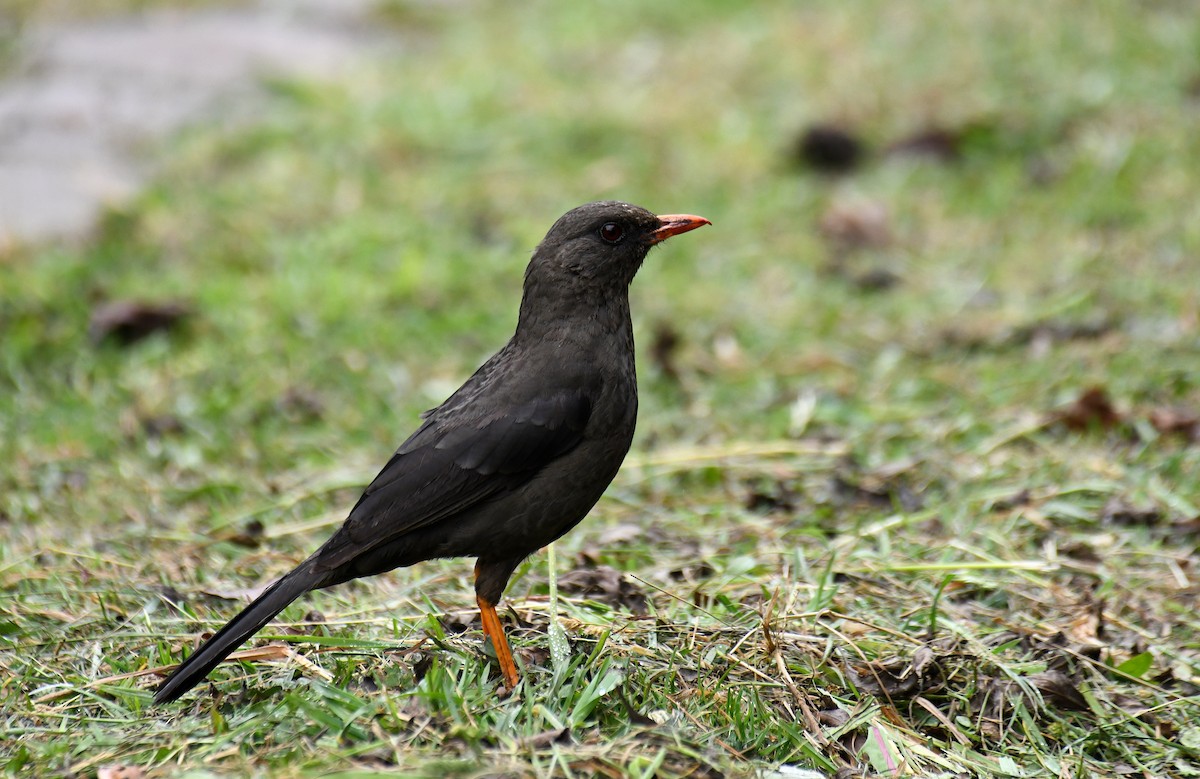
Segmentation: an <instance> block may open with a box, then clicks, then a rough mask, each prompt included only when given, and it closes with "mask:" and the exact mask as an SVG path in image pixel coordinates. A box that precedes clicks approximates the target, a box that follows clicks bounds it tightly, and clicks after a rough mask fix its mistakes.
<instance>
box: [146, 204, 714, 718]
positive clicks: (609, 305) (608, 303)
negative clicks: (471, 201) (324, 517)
mask: <svg viewBox="0 0 1200 779" xmlns="http://www.w3.org/2000/svg"><path fill="white" fill-rule="evenodd" d="M706 224H711V223H710V222H709V221H708V220H707V219H705V218H703V217H699V216H691V215H688V214H678V215H675V214H673V215H668V216H655V215H654V214H652V213H650V212H649V211H647V210H646V209H644V208H639V207H638V206H633V205H630V204H628V203H619V202H615V201H602V202H598V203H589V204H587V205H583V206H580V207H578V208H575V209H573V210H571V211H568V212H567V213H566V214H564V215H563V216H562V217H561V218H560V219H559V220H558V221H557V222H555V223H554V226H553V227H551V228H550V231H549V232H548V233H546V237H545V238H544V239H543V240H542V242H541V244H539V245H538V247H537V249H535V250H534V252H533V257H532V259H530V261H529V266H528V268H526V270H525V289H524V294H523V295H522V298H521V308H520V313H519V316H518V319H517V329H516V332H515V333H514V334H513V336H512V338H511V339H510V340H509V342H508V343H507V344H506V345H505V346H504V348H502V349H501V350H500V351H499V352H497V353H496V354H495V355H493V356H492V358H491V359H489V360H488V361H487V362H485V363H484V364H483V365H482V366H481V367H480V368H479V370H477V371H475V373H474V375H472V376H471V378H469V379H467V381H466V383H465V384H463V385H462V387H460V388H459V389H458V391H457V392H455V393H454V394H453V395H451V396H450V397H449V398H448V399H447V400H446V402H444V403H442V405H440V406H438V407H437V408H435V409H432V410H430V411H427V412H425V414H424V415H423V420H424V421H423V422H422V424H421V426H420V427H418V428H417V430H416V432H415V433H413V434H412V435H411V436H409V438H408V440H407V441H405V442H404V443H403V444H401V445H400V448H399V449H397V450H396V453H395V454H394V455H392V459H391V460H389V461H388V463H387V465H385V466H384V467H383V470H382V471H380V472H379V475H378V476H376V477H375V480H374V481H372V482H371V484H370V485H369V486H368V487H367V489H366V491H365V492H364V493H363V494H362V497H360V498H359V499H358V503H357V504H355V506H354V508H353V509H351V511H350V514H349V516H348V517H347V518H346V521H345V523H344V524H343V525H342V526H341V528H340V529H338V531H337V532H336V533H334V535H333V537H332V538H330V539H329V540H328V541H326V542H325V543H324V544H323V545H322V546H321V548H319V549H318V550H317V551H316V552H314V553H313V554H312V555H311V556H310V557H309V558H308V559H307V560H305V561H304V562H302V563H300V564H299V565H298V566H296V568H295V569H293V570H292V571H291V572H290V573H288V574H287V575H285V576H284V577H283V578H281V579H279V580H278V581H276V582H275V583H274V584H272V585H271V586H270V587H268V588H267V589H266V591H265V592H263V594H262V595H260V596H259V597H258V598H257V599H256V600H255V601H254V602H253V603H251V604H250V605H249V606H247V607H246V608H245V609H244V610H242V612H241V613H240V614H238V615H237V616H236V617H234V618H233V619H232V620H230V621H229V623H228V624H227V625H225V627H223V628H221V630H219V631H218V632H217V633H216V635H214V636H213V637H212V638H210V639H209V640H208V641H207V642H206V643H205V644H204V645H203V646H201V647H200V648H199V649H198V650H196V652H194V653H193V654H192V655H191V656H190V657H189V658H188V659H187V660H185V661H184V662H183V664H182V665H180V666H179V667H178V668H177V669H176V670H175V672H174V673H172V674H171V676H170V677H168V678H167V680H166V681H165V682H163V684H162V686H161V687H159V688H158V691H157V692H156V693H155V695H154V701H155V702H156V703H164V702H167V701H173V700H175V699H176V698H178V697H180V696H181V695H183V694H184V693H185V692H187V691H188V690H190V689H191V688H192V687H194V686H195V685H196V684H198V683H199V682H200V681H201V680H203V679H204V677H205V676H207V675H208V673H209V672H210V671H211V670H212V669H213V668H215V667H216V666H217V665H218V664H219V663H220V662H221V661H222V660H224V659H225V658H226V657H227V656H228V655H229V654H230V653H231V652H232V651H233V650H235V649H237V648H238V647H239V646H240V645H241V644H242V643H243V642H245V641H246V640H247V639H248V638H250V637H251V636H252V635H254V634H255V633H257V632H258V631H259V630H260V629H261V628H262V627H263V626H264V625H266V624H267V623H268V622H269V621H271V619H272V618H274V617H275V615H277V614H278V613H279V612H281V611H282V610H283V609H284V608H285V607H286V606H287V605H288V604H289V603H291V602H292V601H294V600H296V599H297V598H299V597H300V596H301V595H303V594H304V593H306V592H308V591H309V590H315V589H320V588H323V587H331V586H333V585H335V584H341V583H343V582H346V581H349V580H351V579H357V578H359V577H361V576H372V575H374V574H379V573H383V572H385V571H390V570H392V569H394V568H400V567H403V566H407V565H413V564H414V563H418V562H421V561H423V560H430V559H433V558H438V557H475V558H477V562H476V563H475V600H476V602H477V603H478V605H479V611H480V614H481V616H482V619H483V631H484V633H485V634H486V635H487V636H488V637H489V638H491V640H492V645H493V646H494V647H495V650H496V657H497V659H498V661H499V664H500V669H501V671H502V673H503V674H504V680H505V683H506V684H507V685H508V686H509V688H513V687H515V686H516V685H517V683H518V682H519V680H520V677H519V675H518V674H517V667H516V664H515V663H514V662H513V658H512V652H511V651H510V650H509V646H508V641H507V639H506V638H505V636H504V629H503V628H502V627H501V625H500V619H499V617H497V615H496V604H497V603H498V602H499V600H500V596H501V595H502V594H503V592H504V588H505V586H506V585H507V584H508V579H509V577H510V576H511V575H512V572H513V571H514V570H515V569H516V567H517V565H519V564H520V563H521V561H522V560H524V559H525V558H526V557H528V556H529V555H530V554H532V553H533V552H535V551H537V550H538V549H540V548H541V547H543V546H545V545H546V544H549V543H550V542H551V541H554V540H555V539H557V538H559V537H560V536H562V535H563V534H564V533H566V532H567V531H568V530H570V529H571V528H573V527H574V526H575V525H576V524H578V523H579V521H580V520H582V519H583V518H584V516H585V515H586V514H587V513H588V512H589V511H590V510H591V508H592V506H594V505H595V504H596V501H598V500H599V499H600V495H601V494H602V493H603V492H604V490H605V489H606V488H607V487H608V485H609V483H610V482H611V481H612V479H613V477H614V476H616V474H617V469H618V468H620V466H621V461H622V460H624V459H625V455H626V453H627V452H628V451H629V445H630V442H631V441H632V440H633V429H634V423H635V421H636V417H637V377H636V372H635V368H634V351H633V326H632V323H631V322H630V317H629V284H630V282H632V281H633V277H634V274H636V273H637V271H638V268H640V267H641V265H642V261H643V260H645V258H646V253H647V252H649V251H650V247H652V246H654V245H655V244H657V243H659V242H660V241H663V240H665V239H667V238H670V237H671V236H672V235H678V234H679V233H683V232H687V231H688V230H694V229H696V228H697V227H700V226H702V225H706Z"/></svg>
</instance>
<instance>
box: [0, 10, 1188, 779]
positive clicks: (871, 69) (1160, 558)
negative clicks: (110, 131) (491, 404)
mask: <svg viewBox="0 0 1200 779" xmlns="http://www.w3.org/2000/svg"><path fill="white" fill-rule="evenodd" d="M377 13H378V21H377V23H378V25H379V26H380V27H383V26H388V27H390V28H391V29H394V30H395V34H396V35H398V36H402V37H403V39H404V40H405V41H407V42H408V44H407V45H406V46H404V47H403V51H402V52H401V53H399V54H397V55H396V56H395V57H394V58H392V59H389V61H387V62H383V63H380V64H378V65H377V66H371V67H364V68H363V69H362V71H361V72H359V73H358V74H357V75H356V76H355V77H354V78H353V79H351V80H350V81H348V82H346V83H341V84H335V85H325V86H319V85H314V84H312V83H308V82H296V81H282V82H276V83H274V84H272V98H271V101H270V104H269V105H268V106H266V107H265V108H264V109H263V111H262V112H261V117H260V119H259V121H257V122H256V123H254V124H253V125H251V126H248V127H246V126H243V127H241V128H240V129H232V130H226V131H222V130H219V129H211V128H205V127H199V128H196V129H193V130H190V131H187V132H185V133H183V134H182V135H180V136H179V137H178V138H177V139H175V140H174V141H173V142H172V144H171V146H170V147H169V149H168V150H167V152H168V153H167V159H168V162H167V163H166V165H165V166H164V168H163V169H162V170H161V171H160V173H159V175H158V177H157V178H156V179H155V181H154V183H153V184H152V186H151V187H150V189H148V190H147V191H146V192H145V193H144V194H143V195H142V196H140V197H139V198H138V199H137V200H136V201H135V202H133V203H131V204H130V205H129V206H127V207H124V208H122V209H120V210H119V211H112V212H110V213H109V214H107V215H106V216H105V217H104V219H103V220H102V222H101V224H100V225H99V226H98V227H97V228H96V230H95V231H94V234H93V235H92V236H91V238H90V239H89V240H87V241H85V242H84V243H83V245H82V246H79V247H73V248H72V247H59V248H55V247H53V246H25V247H22V246H11V247H9V248H8V249H7V250H6V253H5V254H4V255H3V257H2V258H0V332H3V334H4V335H3V338H2V339H0V441H2V445H3V453H2V454H3V457H0V526H2V527H3V538H2V539H0V588H2V590H3V593H4V596H5V597H4V598H3V601H2V602H0V668H2V669H3V673H2V675H0V735H2V740H3V743H4V744H5V749H4V753H3V755H2V756H0V760H3V761H5V763H4V765H6V767H7V770H8V771H9V772H10V773H13V774H16V773H18V772H20V771H32V772H34V773H41V774H71V775H80V776H92V775H97V774H102V775H114V774H113V773H112V772H114V771H115V770H117V769H118V768H123V769H124V770H126V771H129V772H133V773H132V774H130V775H136V772H145V773H146V774H148V775H159V776H181V775H189V776H201V775H209V774H212V775H245V774H248V773H254V774H261V775H271V776H293V775H309V774H321V775H353V774H356V773H359V772H367V771H371V770H390V771H393V772H397V773H404V774H408V775H429V776H445V775H463V776H477V775H490V776H496V775H501V776H510V775H511V776H539V777H540V776H559V775H563V776H621V777H624V776H636V777H649V776H664V777H665V776H707V777H716V776H744V775H754V774H756V773H758V774H762V775H767V776H781V777H788V776H807V775H808V774H805V773H804V771H817V772H820V773H821V774H822V775H829V776H832V775H834V774H835V773H836V772H838V771H839V770H857V771H860V772H862V773H865V774H879V775H888V776H892V775H898V776H906V775H919V776H936V775H944V776H951V775H968V776H1043V775H1052V776H1126V775H1133V776H1171V777H1174V776H1178V777H1183V776H1195V775H1196V774H1197V773H1200V727H1198V726H1197V725H1196V723H1197V722H1200V695H1198V686H1197V685H1198V684H1200V620H1198V618H1197V615H1196V611H1195V604H1196V598H1197V593H1198V588H1200V585H1198V584H1197V579H1198V577H1200V570H1198V569H1197V547H1198V539H1200V480H1198V479H1197V476H1198V474H1200V444H1198V442H1200V419H1198V415H1200V353H1198V350H1197V344H1198V339H1200V281H1198V280H1197V250H1198V248H1200V205H1198V204H1200V162H1198V161H1200V136H1198V134H1197V133H1196V132H1195V126H1196V121H1197V118H1198V117H1200V99H1198V97H1197V95H1198V94H1200V90H1198V88H1197V84H1198V83H1200V62H1198V61H1197V58H1196V50H1195V42H1196V40H1197V39H1198V37H1200V22H1198V21H1197V19H1196V18H1195V14H1194V13H1192V8H1191V6H1190V5H1189V4H1186V3H1176V2H1165V1H1164V2H1147V3H1138V4H1133V3H1119V2H1101V3H1095V4H1089V5H1087V6H1086V7H1084V6H1080V5H1078V4H1074V3H1065V2H1063V3H1049V4H1045V3H1043V4H1034V3H1026V2H1018V3H1011V4H986V5H985V4H982V3H933V4H917V3H886V2H882V1H881V0H880V1H877V2H876V1H864V2H859V3H842V4H803V5H798V4H793V3H784V2H762V3H756V4H753V5H751V4H731V3H721V2H715V0H714V1H712V2H693V3H688V4H656V5H647V4H644V3H640V4H639V3H633V2H626V0H614V1H613V2H609V3H605V4H603V5H602V6H592V5H590V4H558V5H550V4H548V3H531V4H525V5H521V6H519V7H516V6H511V5H504V6H502V5H500V4H492V3H472V4H469V5H467V6H462V5H459V4H450V3H447V4H441V3H438V4H424V3H403V2H393V3H388V4H386V5H384V6H382V7H381V8H380V10H379V11H378V12H377ZM814 128H816V129H814ZM856 152H857V153H856ZM609 197H618V198H622V199H626V200H629V201H632V202H635V203H638V204H641V205H644V206H646V207H648V208H651V209H653V210H657V211H660V212H691V213H697V214H702V215H704V216H706V217H708V218H710V219H711V220H712V221H713V223H714V226H713V227H711V228H704V230H701V231H697V232H695V233H691V234H689V235H687V236H683V237H681V238H678V239H675V240H672V241H671V242H668V243H667V244H665V245H664V246H663V247H661V248H659V249H656V250H655V251H654V252H653V253H652V254H651V255H650V257H649V259H648V261H647V263H646V266H645V267H644V269H643V270H642V272H641V273H640V275H639V277H638V278H637V280H636V281H635V284H634V289H633V292H632V299H633V307H634V312H635V313H634V316H635V321H636V326H637V334H638V344H639V358H640V367H641V376H640V378H641V384H640V386H641V393H642V403H641V406H642V407H641V413H640V426H639V433H638V437H637V440H636V442H635V445H634V451H633V452H632V453H631V455H630V457H629V459H628V462H627V464H626V467H625V468H624V469H623V470H622V472H621V474H620V475H619V476H618V478H617V480H616V482H615V483H614V485H613V486H612V488H611V489H610V490H609V492H608V494H607V495H606V497H605V498H604V499H603V500H602V501H601V503H600V504H599V505H598V506H597V507H596V509H595V510H594V511H593V513H592V515H591V516H590V517H589V518H588V519H587V520H586V521H585V522H584V523H583V524H582V525H581V526H580V527H579V528H577V529H576V530H575V531H574V532H573V533H571V534H570V535H569V536H567V537H566V538H565V539H564V540H563V541H561V542H559V543H558V544H557V545H556V548H555V550H554V555H553V559H552V563H553V570H554V571H555V572H556V574H557V576H556V580H557V586H558V590H559V592H558V599H557V607H556V608H552V607H551V600H550V597H549V592H550V583H551V577H550V574H549V571H550V567H549V566H548V559H547V555H545V554H540V555H537V556H535V557H533V558H531V559H530V560H529V561H528V562H527V563H526V564H525V565H524V566H523V567H522V568H521V569H519V570H518V572H517V575H516V576H515V577H514V580H513V582H512V584H511V585H510V587H509V589H508V593H507V598H506V600H505V606H504V608H503V617H504V619H505V620H506V621H507V624H508V626H509V630H510V633H511V634H512V636H513V640H514V645H515V649H516V652H517V655H518V658H519V663H521V664H522V665H523V666H524V669H525V681H524V683H523V686H522V687H521V688H520V689H519V690H517V691H516V692H515V693H514V694H511V695H508V696H504V695H501V694H499V692H498V691H499V687H500V681H499V679H498V677H497V674H496V668H495V667H494V662H493V660H492V658H491V657H490V656H489V654H488V652H487V650H486V649H485V648H484V647H483V644H482V637H481V633H480V629H479V623H478V620H477V618H476V616H475V614H474V613H473V612H472V611H471V610H470V607H471V605H472V601H473V598H472V593H471V588H470V565H471V564H470V561H464V560H453V561H443V562H436V563H428V564H423V565H420V566H417V567H414V568H411V569H407V570H403V571H397V572H395V573H393V574H389V575H386V576H382V577H377V578H375V579H373V580H370V581H366V582H359V583H354V584H351V585H347V586H344V587H340V588H337V589H334V590H331V591H328V592H322V593H318V594H315V595H313V596H311V597H309V598H306V599H303V600H302V601H300V602H298V603H297V604H295V605H293V606H292V607H291V608H289V609H288V610H287V611H285V612H284V614H283V615H282V616H281V619H280V620H279V621H277V622H276V623H274V624H273V626H272V627H270V628H268V629H267V630H265V631H264V633H263V634H262V635H261V636H260V637H259V638H258V639H256V640H255V641H254V642H251V643H250V644H248V645H247V647H246V651H247V653H246V654H244V655H242V656H241V660H240V662H235V663H231V664H227V665H225V666H223V667H221V668H220V669H219V670H218V671H216V672H214V674H213V675H212V677H211V684H208V685H205V686H203V687H201V688H199V689H198V690H197V691H195V692H193V693H191V694H189V695H188V696H187V697H185V698H184V699H183V700H182V701H181V702H180V703H178V704H175V705H171V706H163V707H153V706H151V705H150V698H151V695H152V690H153V687H154V685H155V684H156V683H157V681H158V680H159V679H160V678H161V675H160V674H161V672H162V671H163V670H164V669H165V668H168V667H169V666H171V665H172V664H173V663H175V662H177V661H178V660H179V659H180V658H181V657H182V656H183V655H185V654H186V653H187V652H189V651H190V650H191V648H192V647H193V646H194V644H195V642H196V640H197V638H198V636H199V635H201V634H202V633H205V632H207V631H212V630H215V629H216V628H218V627H219V626H220V625H221V624H223V622H224V621H225V620H226V619H228V618H229V617H230V616H232V615H233V614H234V613H235V612H236V611H237V609H238V608H239V605H240V604H241V603H242V602H244V597H245V596H246V595H247V594H248V593H249V592H252V591H253V590H255V589H256V588H258V587H260V586H262V585H263V584H265V583H266V582H268V581H269V580H270V579H271V578H273V577H274V576H277V575H279V574H280V573H282V572H284V571H286V570H287V569H288V568H289V567H290V566H292V565H294V564H295V563H296V562H297V561H299V560H300V559H302V558H303V557H304V556H305V555H306V554H307V553H308V551H310V550H311V549H312V548H314V547H315V546H316V545H317V544H318V543H320V541H321V540H323V539H324V538H325V537H326V536H327V535H328V534H329V532H330V531H331V530H332V528H334V527H335V526H336V525H337V524H338V523H339V522H340V521H341V519H342V517H343V516H344V515H345V512H346V511H347V509H348V508H349V506H351V505H352V504H353V501H354V499H355V497H356V496H357V492H358V490H359V489H360V488H361V486H362V485H363V484H365V483H366V482H367V481H368V480H369V479H370V478H371V477H372V476H373V475H374V473H375V471H376V470H377V469H378V467H379V466H381V465H382V463H383V462H384V461H385V460H386V458H387V457H388V455H389V454H390V452H391V451H392V449H393V448H394V447H395V446H396V445H397V444H398V443H399V442H400V440H402V439H403V438H404V436H405V435H406V434H407V433H408V432H409V431H410V430H411V429H412V428H413V427H414V425H415V424H416V421H417V419H418V414H419V412H420V411H421V410H422V409H424V408H427V407H429V406H432V405H434V404H436V403H438V402H439V401H440V400H442V399H443V398H444V397H445V395H446V393H447V392H448V391H450V390H452V389H453V388H454V387H455V386H457V384H458V382H460V381H461V380H462V379H463V378H465V377H466V376H467V375H468V374H469V373H470V371H471V370H473V369H474V367H475V366H476V365H477V364H478V363H479V362H480V361H481V360H482V359H484V358H486V356H487V355H488V354H490V353H491V351H493V350H494V349H496V348H497V347H498V346H500V345H501V344H502V343H503V341H504V340H505V338H506V337H507V335H508V333H509V332H511V328H512V327H513V324H514V319H515V311H516V304H517V298H518V295H519V291H520V279H521V272H522V269H523V266H524V262H525V260H526V259H527V257H528V254H529V251H530V250H531V248H532V247H533V246H534V245H535V244H536V243H537V241H538V240H539V238H540V237H541V235H542V234H543V233H544V231H545V229H546V228H547V227H548V226H549V225H550V223H551V222H552V221H553V220H554V219H555V218H557V216H558V215H559V214H561V213H562V212H563V211H565V210H567V209H568V208H570V207H572V206H575V205H577V204H579V203H581V202H584V201H587V200H592V199H597V198H609ZM555 625H560V626H561V627H562V628H563V629H564V631H565V634H566V636H567V638H568V641H569V646H568V651H567V652H566V653H559V654H556V655H555V656H551V652H550V646H551V641H550V635H551V632H552V630H554V629H555V627H554V626H555Z"/></svg>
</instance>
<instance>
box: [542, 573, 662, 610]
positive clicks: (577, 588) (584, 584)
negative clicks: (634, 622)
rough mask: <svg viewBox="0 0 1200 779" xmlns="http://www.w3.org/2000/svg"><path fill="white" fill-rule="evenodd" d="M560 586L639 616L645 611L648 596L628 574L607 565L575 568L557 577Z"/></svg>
mask: <svg viewBox="0 0 1200 779" xmlns="http://www.w3.org/2000/svg"><path fill="white" fill-rule="evenodd" d="M558 588H559V590H561V591H562V592H564V593H567V594H568V595H578V596H582V597H585V598H590V599H591V600H595V601H598V602H600V603H607V604H609V605H610V606H615V607H619V608H624V609H627V610H629V611H631V612H632V613H634V614H636V615H639V616H640V615H643V614H646V613H647V611H648V610H649V604H648V603H647V601H646V596H645V595H644V594H643V593H642V591H641V590H640V589H638V588H637V587H636V586H634V584H633V583H632V582H631V581H629V580H628V579H627V578H626V576H625V574H623V573H621V572H620V571H618V570H617V569H615V568H611V567H609V566H607V565H600V566H596V567H595V568H576V569H575V570H573V571H567V572H566V573H564V574H562V575H561V576H559V577H558Z"/></svg>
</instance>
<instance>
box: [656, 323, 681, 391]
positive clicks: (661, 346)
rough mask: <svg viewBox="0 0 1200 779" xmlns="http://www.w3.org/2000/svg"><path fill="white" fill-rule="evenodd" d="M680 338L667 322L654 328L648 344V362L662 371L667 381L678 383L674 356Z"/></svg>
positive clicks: (677, 367) (677, 349)
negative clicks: (651, 339) (652, 337)
mask: <svg viewBox="0 0 1200 779" xmlns="http://www.w3.org/2000/svg"><path fill="white" fill-rule="evenodd" d="M681 341H682V338H681V337H680V335H679V331H678V330H676V329H675V327H674V326H673V325H671V324H670V323H669V322H659V323H658V326H657V327H655V328H654V340H653V341H651V342H650V361H651V362H653V363H654V364H655V365H656V366H658V369H659V370H660V371H662V374H663V376H665V377H666V378H667V379H669V380H671V381H673V382H676V383H678V382H679V366H678V365H677V364H676V362H675V356H676V354H677V352H678V351H679V344H680V342H681Z"/></svg>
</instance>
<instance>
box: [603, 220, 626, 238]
mask: <svg viewBox="0 0 1200 779" xmlns="http://www.w3.org/2000/svg"><path fill="white" fill-rule="evenodd" d="M624 237H625V228H624V227H621V225H619V224H617V223H616V222H605V223H604V225H603V226H602V227H601V228H600V238H601V240H603V241H604V242H605V243H618V242H619V241H620V240H621V239H622V238H624Z"/></svg>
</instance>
